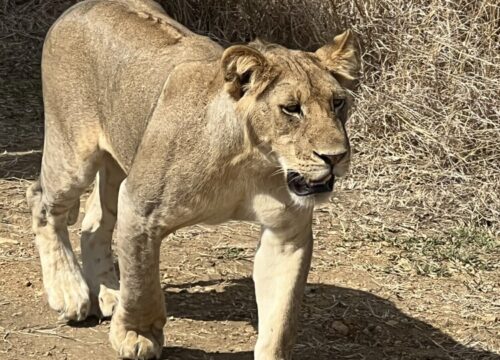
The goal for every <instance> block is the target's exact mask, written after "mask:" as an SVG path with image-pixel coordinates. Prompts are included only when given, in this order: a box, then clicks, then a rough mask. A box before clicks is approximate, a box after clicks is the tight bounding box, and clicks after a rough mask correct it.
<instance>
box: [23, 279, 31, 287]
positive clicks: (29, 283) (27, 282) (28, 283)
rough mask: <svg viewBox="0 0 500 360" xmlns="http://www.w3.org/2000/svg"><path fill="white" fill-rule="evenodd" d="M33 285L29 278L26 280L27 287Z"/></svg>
mask: <svg viewBox="0 0 500 360" xmlns="http://www.w3.org/2000/svg"><path fill="white" fill-rule="evenodd" d="M31 285H33V284H32V283H31V281H29V280H28V281H25V282H24V286H26V287H30V286H31Z"/></svg>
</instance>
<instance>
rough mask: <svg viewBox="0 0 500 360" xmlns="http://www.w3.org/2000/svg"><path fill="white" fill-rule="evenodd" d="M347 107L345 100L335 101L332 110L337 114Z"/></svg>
mask: <svg viewBox="0 0 500 360" xmlns="http://www.w3.org/2000/svg"><path fill="white" fill-rule="evenodd" d="M344 106H345V99H333V100H332V108H333V110H334V111H335V112H337V111H340V110H342V109H343V108H344Z"/></svg>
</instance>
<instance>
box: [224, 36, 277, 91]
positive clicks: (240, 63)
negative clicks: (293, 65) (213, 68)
mask: <svg viewBox="0 0 500 360" xmlns="http://www.w3.org/2000/svg"><path fill="white" fill-rule="evenodd" d="M221 66H222V71H223V73H224V80H225V81H226V91H227V92H228V93H229V94H230V95H231V96H232V97H233V98H234V99H236V100H238V99H240V98H241V97H242V96H243V95H245V93H246V92H247V91H249V90H250V89H251V88H252V87H254V86H255V84H256V82H257V81H259V78H260V77H261V76H262V74H263V73H264V72H265V68H266V66H267V61H266V58H265V57H264V55H262V53H261V52H260V51H259V50H257V49H254V48H252V47H250V46H245V45H234V46H231V47H229V48H227V49H226V51H224V54H223V55H222V64H221Z"/></svg>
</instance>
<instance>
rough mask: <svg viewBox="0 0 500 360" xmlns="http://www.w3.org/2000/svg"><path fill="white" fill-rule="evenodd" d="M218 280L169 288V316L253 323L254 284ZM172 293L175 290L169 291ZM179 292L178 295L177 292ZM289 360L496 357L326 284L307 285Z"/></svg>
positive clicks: (170, 351) (217, 356)
mask: <svg viewBox="0 0 500 360" xmlns="http://www.w3.org/2000/svg"><path fill="white" fill-rule="evenodd" d="M221 283H222V281H207V282H197V283H193V284H176V285H172V286H169V287H168V288H167V289H166V291H165V295H166V297H167V303H168V307H167V309H168V310H167V312H168V316H173V317H177V318H188V319H193V320H201V321H226V320H228V321H247V322H248V323H250V324H252V325H253V326H254V327H255V326H256V324H257V309H256V304H255V296H254V289H253V282H252V280H251V279H249V278H243V279H238V280H235V281H232V282H230V283H229V284H228V285H227V286H225V287H224V291H222V292H220V291H215V290H213V291H211V290H208V291H199V292H192V291H190V290H188V289H190V288H197V289H198V290H199V289H213V286H214V285H215V286H216V285H220V284H221ZM173 289H175V290H173ZM179 290H180V291H179ZM301 323H302V329H301V330H300V332H299V336H298V339H297V345H296V347H295V351H294V358H296V359H301V360H313V359H314V360H319V359H325V360H327V359H328V360H329V359H369V360H377V359H384V360H388V359H395V360H396V359H397V360H406V359H429V360H430V359H467V360H473V359H491V360H493V359H494V360H500V355H499V354H494V353H491V352H487V351H483V350H478V349H475V348H473V347H467V346H464V345H462V344H460V343H458V342H457V341H455V340H454V339H453V338H452V337H450V336H448V335H446V334H444V333H443V332H442V331H440V330H439V329H437V328H435V327H433V326H432V325H430V324H427V323H425V322H423V321H421V320H417V319H415V318H412V317H410V316H408V315H406V314H404V313H402V312H401V311H400V310H398V309H397V308H396V306H395V305H394V304H393V303H392V302H390V301H388V300H385V299H382V298H380V297H378V296H376V295H373V294H371V293H368V292H365V291H360V290H354V289H348V288H342V287H338V286H332V285H325V284H309V285H308V287H307V291H306V295H305V298H304V305H303V310H302V318H301ZM162 358H163V359H167V358H168V359H170V360H175V359H179V360H181V359H213V360H252V359H253V353H252V352H248V351H247V352H237V353H219V352H216V353H207V352H204V351H202V350H194V349H186V348H181V347H177V348H172V347H166V348H165V349H164V351H163V357H162Z"/></svg>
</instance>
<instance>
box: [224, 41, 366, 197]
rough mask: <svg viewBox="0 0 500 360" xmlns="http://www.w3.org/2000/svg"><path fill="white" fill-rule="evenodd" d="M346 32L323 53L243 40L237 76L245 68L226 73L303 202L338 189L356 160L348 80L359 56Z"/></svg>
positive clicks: (260, 139)
mask: <svg viewBox="0 0 500 360" xmlns="http://www.w3.org/2000/svg"><path fill="white" fill-rule="evenodd" d="M340 37H341V38H340V39H339V37H337V38H335V39H334V42H333V44H332V45H328V46H325V47H324V48H321V49H320V50H318V51H317V52H316V53H315V54H312V53H306V52H301V51H292V50H288V49H286V48H282V47H279V46H275V45H263V44H261V43H257V44H253V47H251V48H247V47H238V50H239V51H241V52H242V53H244V55H241V53H240V54H238V55H239V56H237V57H236V58H233V59H231V62H230V63H229V64H228V65H229V66H231V65H232V66H233V67H234V69H235V70H234V71H235V73H233V74H231V73H230V72H229V75H233V76H238V75H237V73H238V71H237V68H238V66H239V67H240V71H241V75H240V77H236V78H231V76H227V75H226V81H227V82H228V84H229V86H228V91H230V93H231V91H232V94H233V96H235V98H237V99H238V103H237V107H236V109H237V111H239V112H240V113H241V114H242V115H243V116H244V117H245V118H246V119H247V121H248V127H249V128H250V132H251V135H252V137H253V139H254V141H255V143H257V144H258V145H259V146H260V147H261V148H262V151H263V152H265V153H266V156H268V157H269V158H271V159H273V160H274V161H275V162H276V165H277V166H278V167H279V169H280V170H281V171H282V172H283V174H284V178H285V181H286V183H287V186H288V189H289V190H290V192H291V193H292V195H293V196H294V198H296V200H299V201H302V200H307V199H308V198H311V197H318V195H317V194H321V193H328V192H330V191H332V189H333V185H334V181H335V177H338V176H342V175H344V174H345V173H346V171H347V169H348V167H349V161H350V147H349V140H348V137H347V133H346V131H345V122H346V121H347V114H348V107H349V104H350V102H351V101H350V97H349V94H348V87H351V86H352V81H353V80H354V75H355V74H354V73H355V72H357V71H358V68H359V59H358V56H357V52H356V50H355V47H354V45H353V42H352V39H351V38H350V35H349V33H347V34H343V35H340ZM230 49H231V48H230ZM230 49H228V50H226V52H227V51H229V50H230ZM248 49H250V50H248ZM339 56H340V57H341V58H340V59H339ZM238 62H239V63H238ZM226 74H228V73H226Z"/></svg>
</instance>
